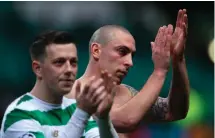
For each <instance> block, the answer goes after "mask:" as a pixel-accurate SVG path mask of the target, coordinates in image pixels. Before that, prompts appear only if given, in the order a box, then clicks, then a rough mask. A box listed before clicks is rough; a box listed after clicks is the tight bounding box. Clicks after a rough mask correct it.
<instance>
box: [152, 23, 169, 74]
mask: <svg viewBox="0 0 215 138" xmlns="http://www.w3.org/2000/svg"><path fill="white" fill-rule="evenodd" d="M172 32H173V26H172V25H168V27H166V26H163V27H160V28H159V30H158V33H157V36H156V38H155V42H151V48H152V60H153V63H154V70H158V71H160V70H161V71H166V72H167V71H168V69H169V63H170V45H171V37H172Z"/></svg>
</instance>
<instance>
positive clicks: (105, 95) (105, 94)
mask: <svg viewBox="0 0 215 138" xmlns="http://www.w3.org/2000/svg"><path fill="white" fill-rule="evenodd" d="M107 95H108V94H107V91H102V92H101V94H100V95H99V96H98V97H97V98H96V100H95V104H96V105H98V104H101V102H102V101H104V100H105V97H107Z"/></svg>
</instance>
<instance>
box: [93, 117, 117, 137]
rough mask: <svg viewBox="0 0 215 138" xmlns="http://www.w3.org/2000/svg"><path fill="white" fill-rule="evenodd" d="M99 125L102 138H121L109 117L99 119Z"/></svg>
mask: <svg viewBox="0 0 215 138" xmlns="http://www.w3.org/2000/svg"><path fill="white" fill-rule="evenodd" d="M97 123H98V126H99V133H100V138H119V137H118V134H117V133H116V131H115V129H114V127H113V124H112V123H111V121H110V119H109V117H106V118H102V119H101V118H99V119H98V120H97Z"/></svg>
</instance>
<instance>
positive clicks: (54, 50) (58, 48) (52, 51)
mask: <svg viewBox="0 0 215 138" xmlns="http://www.w3.org/2000/svg"><path fill="white" fill-rule="evenodd" d="M46 54H47V56H62V57H68V56H73V57H74V56H77V49H76V46H75V45H74V44H72V43H70V44H52V45H49V46H48V47H47V48H46Z"/></svg>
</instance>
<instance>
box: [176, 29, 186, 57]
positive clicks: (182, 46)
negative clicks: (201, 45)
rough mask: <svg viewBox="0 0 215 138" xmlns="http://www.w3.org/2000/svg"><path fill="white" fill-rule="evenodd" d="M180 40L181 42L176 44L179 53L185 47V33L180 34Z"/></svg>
mask: <svg viewBox="0 0 215 138" xmlns="http://www.w3.org/2000/svg"><path fill="white" fill-rule="evenodd" d="M178 41H179V42H178V44H177V45H176V48H175V49H174V50H176V51H177V52H178V53H181V51H183V49H184V35H183V33H182V34H180V36H179V40H178Z"/></svg>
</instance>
